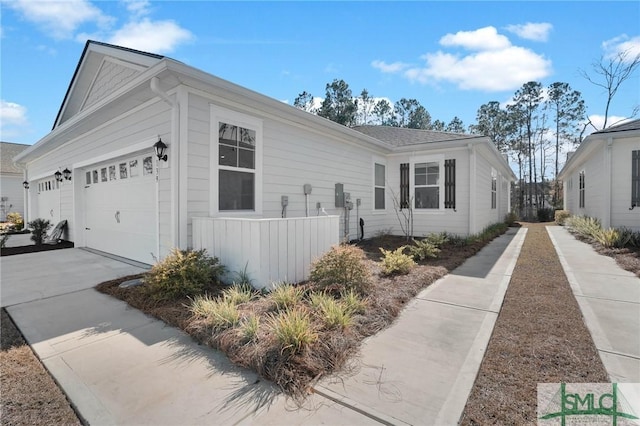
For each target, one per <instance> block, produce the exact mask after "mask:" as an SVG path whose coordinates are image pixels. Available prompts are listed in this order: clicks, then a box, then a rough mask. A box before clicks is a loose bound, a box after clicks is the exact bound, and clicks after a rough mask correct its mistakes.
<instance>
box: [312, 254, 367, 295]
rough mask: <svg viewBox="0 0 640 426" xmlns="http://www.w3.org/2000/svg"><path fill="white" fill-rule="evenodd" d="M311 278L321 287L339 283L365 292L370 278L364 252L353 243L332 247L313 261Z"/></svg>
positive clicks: (347, 287)
mask: <svg viewBox="0 0 640 426" xmlns="http://www.w3.org/2000/svg"><path fill="white" fill-rule="evenodd" d="M309 279H310V280H311V281H313V282H314V283H315V284H316V285H317V286H319V287H320V288H326V287H328V286H331V285H334V284H337V285H340V286H343V287H344V288H346V289H355V290H356V291H358V292H361V293H363V292H364V291H365V290H366V288H367V286H368V285H369V280H370V275H369V270H368V269H367V266H366V264H365V262H364V252H363V251H362V249H360V248H358V247H355V246H351V245H343V246H334V247H331V249H330V250H329V251H328V252H326V253H325V254H323V255H322V257H320V258H319V259H318V260H316V261H315V262H314V263H313V265H312V267H311V273H310V276H309Z"/></svg>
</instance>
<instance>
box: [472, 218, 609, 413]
mask: <svg viewBox="0 0 640 426" xmlns="http://www.w3.org/2000/svg"><path fill="white" fill-rule="evenodd" d="M526 226H527V227H528V228H529V230H528V232H527V236H526V239H525V241H524V245H523V247H522V251H521V253H520V257H519V258H518V262H517V264H516V267H515V269H514V271H513V275H512V277H511V283H510V284H509V289H508V290H507V293H506V295H505V299H504V303H503V306H502V310H501V311H500V315H499V316H498V320H497V322H496V325H495V328H494V330H493V334H492V336H491V340H490V341H489V346H488V348H487V351H486V353H485V356H484V359H483V361H482V365H481V367H480V371H479V373H478V377H477V379H476V381H475V384H474V387H473V389H472V391H471V395H470V397H469V400H468V401H467V405H466V407H465V410H464V413H463V417H462V424H464V425H479V424H483V425H484V424H535V423H536V404H537V390H536V389H537V384H538V383H558V382H569V383H575V382H594V383H595V382H608V377H607V373H606V371H605V369H604V366H603V365H602V362H601V361H600V357H599V355H598V352H597V350H596V348H595V345H594V343H593V340H592V339H591V335H590V334H589V331H588V329H587V328H586V326H585V325H584V322H583V319H582V313H581V312H580V308H579V306H578V303H577V302H576V299H575V297H574V296H573V293H572V291H571V287H570V286H569V282H568V281H567V279H566V277H565V275H564V271H563V270H562V266H561V265H560V262H559V260H558V257H557V255H556V252H555V249H554V248H553V245H552V243H551V240H550V239H549V236H548V234H547V231H546V229H545V226H546V224H527V225H526Z"/></svg>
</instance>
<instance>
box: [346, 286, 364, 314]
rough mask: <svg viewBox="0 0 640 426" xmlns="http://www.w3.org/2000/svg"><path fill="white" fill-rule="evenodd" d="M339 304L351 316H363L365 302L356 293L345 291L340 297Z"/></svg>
mask: <svg viewBox="0 0 640 426" xmlns="http://www.w3.org/2000/svg"><path fill="white" fill-rule="evenodd" d="M340 300H341V302H342V303H343V304H344V306H345V307H346V308H347V310H348V311H349V312H351V313H352V314H354V315H356V314H364V312H365V309H366V308H367V302H366V301H365V300H363V299H362V298H361V297H360V296H359V295H358V293H356V292H355V291H353V290H347V291H345V292H343V293H342V294H341V296H340Z"/></svg>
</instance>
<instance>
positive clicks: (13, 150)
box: [0, 142, 30, 175]
mask: <svg viewBox="0 0 640 426" xmlns="http://www.w3.org/2000/svg"><path fill="white" fill-rule="evenodd" d="M29 146H30V145H23V144H20V143H12V142H0V173H5V174H15V175H22V171H23V169H22V168H21V167H18V166H16V165H15V164H14V163H13V157H15V156H16V155H18V154H20V153H21V152H22V151H24V150H25V149H27V148H28V147H29Z"/></svg>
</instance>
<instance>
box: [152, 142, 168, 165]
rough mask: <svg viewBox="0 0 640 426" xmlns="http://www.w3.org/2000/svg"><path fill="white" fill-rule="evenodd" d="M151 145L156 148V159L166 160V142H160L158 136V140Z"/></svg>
mask: <svg viewBox="0 0 640 426" xmlns="http://www.w3.org/2000/svg"><path fill="white" fill-rule="evenodd" d="M153 147H154V148H155V150H156V156H157V157H158V160H162V161H167V154H166V152H167V148H168V147H167V144H165V143H164V142H162V139H160V138H159V137H158V142H156V143H155V144H154V145H153Z"/></svg>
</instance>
